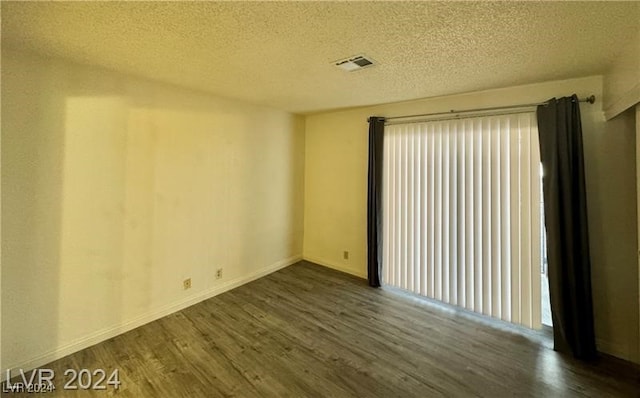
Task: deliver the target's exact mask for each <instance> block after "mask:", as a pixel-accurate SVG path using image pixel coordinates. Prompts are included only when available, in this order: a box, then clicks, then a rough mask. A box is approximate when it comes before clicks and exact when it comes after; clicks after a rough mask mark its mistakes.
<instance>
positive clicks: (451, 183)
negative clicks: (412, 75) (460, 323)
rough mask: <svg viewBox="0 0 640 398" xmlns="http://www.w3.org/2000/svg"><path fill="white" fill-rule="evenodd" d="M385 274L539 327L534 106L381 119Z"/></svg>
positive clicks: (400, 283)
mask: <svg viewBox="0 0 640 398" xmlns="http://www.w3.org/2000/svg"><path fill="white" fill-rule="evenodd" d="M383 159H384V164H383V184H382V187H383V193H382V195H383V198H382V200H383V203H382V206H383V281H384V283H386V284H388V285H392V286H396V287H399V288H402V289H406V290H409V291H411V292H414V293H417V294H420V295H423V296H426V297H430V298H433V299H436V300H440V301H442V302H445V303H448V304H452V305H457V306H460V307H463V308H466V309H469V310H471V311H474V312H478V313H481V314H485V315H489V316H492V317H495V318H499V319H502V320H505V321H508V322H512V323H515V324H520V325H524V326H527V327H530V328H539V327H540V326H541V322H540V317H541V314H540V313H541V298H540V272H541V236H540V230H541V214H540V200H541V198H540V178H541V176H540V154H539V145H538V131H537V122H536V117H535V114H534V113H518V114H509V115H493V116H480V117H471V118H466V119H455V120H444V121H443V120H440V121H427V122H422V123H406V124H393V125H388V126H387V127H385V137H384V155H383Z"/></svg>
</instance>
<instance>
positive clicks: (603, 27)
mask: <svg viewBox="0 0 640 398" xmlns="http://www.w3.org/2000/svg"><path fill="white" fill-rule="evenodd" d="M639 29H640V2H626V3H622V2H544V3H540V2H504V3H503V2H499V3H495V2H473V3H460V2H351V3H347V2H302V3H291V2H268V3H253V2H252V3H249V2H231V3H227V2H224V3H221V2H162V3H160V2H100V3H98V2H70V3H58V2H46V3H41V2H27V3H14V2H4V1H3V2H2V41H3V43H2V44H3V45H7V46H9V47H16V48H26V49H29V50H32V51H36V52H39V53H42V54H44V55H47V56H57V57H64V58H68V59H71V60H75V61H77V62H80V63H85V64H91V65H97V66H102V67H105V68H108V69H112V70H115V71H119V72H124V73H127V74H132V75H136V76H142V77H146V78H150V79H154V80H159V81H163V82H168V83H172V84H177V85H180V86H184V87H188V88H194V89H198V90H203V91H207V92H210V93H213V94H216V95H219V96H223V97H229V98H235V99H240V100H244V101H249V102H252V103H256V104H263V105H269V106H272V107H276V108H280V109H284V110H288V111H292V112H298V113H308V112H315V111H320V110H326V109H337V108H345V107H353V106H361V105H371V104H379V103H386V102H395V101H403V100H410V99H415V98H425V97H432V96H439V95H447V94H454V93H461V92H469V91H476V90H483V89H489V88H499V87H506V86H512V85H518V84H527V83H534V82H540V81H547V80H554V79H564V78H572V77H581V76H588V75H594V74H601V73H603V72H605V71H606V68H607V67H608V65H609V64H610V63H611V62H612V61H613V60H615V58H616V56H617V55H618V53H619V51H620V50H621V49H622V48H623V47H624V45H625V44H626V43H628V41H629V40H633V39H636V40H637V38H638V35H637V32H638V30H639ZM361 53H363V54H366V55H368V56H369V57H371V58H373V59H374V60H375V61H377V62H378V63H379V64H378V65H377V66H375V67H372V68H368V69H363V70H359V71H356V72H345V71H342V70H340V69H338V68H336V67H335V66H334V65H333V64H332V61H336V60H338V59H341V58H345V57H349V56H353V55H358V54H361Z"/></svg>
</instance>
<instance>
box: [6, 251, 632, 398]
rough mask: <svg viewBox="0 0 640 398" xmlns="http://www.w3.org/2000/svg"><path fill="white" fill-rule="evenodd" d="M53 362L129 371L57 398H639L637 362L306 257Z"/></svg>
mask: <svg viewBox="0 0 640 398" xmlns="http://www.w3.org/2000/svg"><path fill="white" fill-rule="evenodd" d="M46 367H47V368H51V369H54V370H55V371H56V375H58V376H62V374H63V373H64V371H65V369H69V368H72V369H82V368H87V369H97V368H101V369H105V370H107V371H109V370H113V369H119V370H120V378H121V381H122V385H121V387H120V389H118V390H113V389H111V390H108V391H106V392H105V391H92V390H87V391H82V390H78V391H64V390H62V385H61V380H60V379H61V377H57V378H56V381H57V382H58V383H60V384H57V385H56V387H57V391H56V392H55V393H54V394H47V395H48V396H59V397H67V396H68V397H76V396H79V397H85V396H88V397H104V396H118V397H440V396H441V397H511V396H513V397H598V398H599V397H640V373H639V372H638V367H636V366H633V365H630V364H628V363H624V362H623V361H619V360H615V359H612V358H608V357H603V358H601V359H600V360H598V361H595V362H591V363H582V362H579V361H575V360H573V359H572V358H568V357H566V356H562V355H560V354H558V353H556V352H554V351H553V350H551V349H550V342H549V341H548V336H545V335H544V334H543V333H537V332H531V331H528V330H525V329H521V328H518V327H513V326H509V325H506V324H503V323H500V322H496V321H491V320H486V319H485V318H479V317H478V316H477V315H473V314H469V313H466V312H465V311H459V310H455V309H452V308H451V307H446V306H441V305H437V304H434V303H433V302H430V301H428V300H424V299H421V298H417V297H415V296H412V295H408V294H405V293H402V292H399V291H397V290H396V289H391V288H382V289H372V288H369V287H368V286H367V285H366V282H365V281H363V280H362V279H359V278H356V277H353V276H350V275H346V274H343V273H340V272H337V271H333V270H330V269H327V268H324V267H321V266H318V265H315V264H311V263H308V262H304V261H303V262H300V263H298V264H295V265H293V266H290V267H287V268H285V269H283V270H280V271H278V272H276V273H273V274H271V275H268V276H266V277H264V278H261V279H258V280H256V281H253V282H251V283H249V284H247V285H244V286H241V287H238V288H236V289H234V290H232V291H229V292H226V293H224V294H221V295H219V296H216V297H213V298H211V299H209V300H206V301H204V302H202V303H199V304H196V305H194V306H192V307H189V308H187V309H185V310H182V311H180V312H177V313H175V314H172V315H169V316H167V317H165V318H163V319H160V320H158V321H155V322H152V323H150V324H147V325H145V326H142V327H140V328H138V329H135V330H132V331H130V332H128V333H125V334H123V335H120V336H118V337H115V338H113V339H110V340H108V341H105V342H103V343H101V344H98V345H96V346H93V347H90V348H88V349H86V350H83V351H80V352H78V353H75V354H72V355H70V356H68V357H65V358H62V359H60V360H58V361H55V362H53V363H51V364H49V365H47V366H46ZM15 381H16V380H15V379H14V382H15ZM7 396H15V397H22V396H25V397H26V396H32V395H30V394H10V395H7Z"/></svg>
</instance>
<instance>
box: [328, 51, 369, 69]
mask: <svg viewBox="0 0 640 398" xmlns="http://www.w3.org/2000/svg"><path fill="white" fill-rule="evenodd" d="M334 63H335V65H336V66H337V67H338V68H340V69H344V70H346V71H348V72H353V71H354V70H360V69H364V68H368V67H370V66H373V65H374V64H375V62H374V61H373V60H372V59H371V58H368V57H366V56H364V55H356V56H355V57H349V58H346V59H341V60H339V61H335V62H334Z"/></svg>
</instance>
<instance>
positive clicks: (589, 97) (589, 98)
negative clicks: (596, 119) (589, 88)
mask: <svg viewBox="0 0 640 398" xmlns="http://www.w3.org/2000/svg"><path fill="white" fill-rule="evenodd" d="M587 102H588V103H590V104H593V103H594V102H596V96H595V95H593V94H591V95H590V96H588V97H587Z"/></svg>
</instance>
